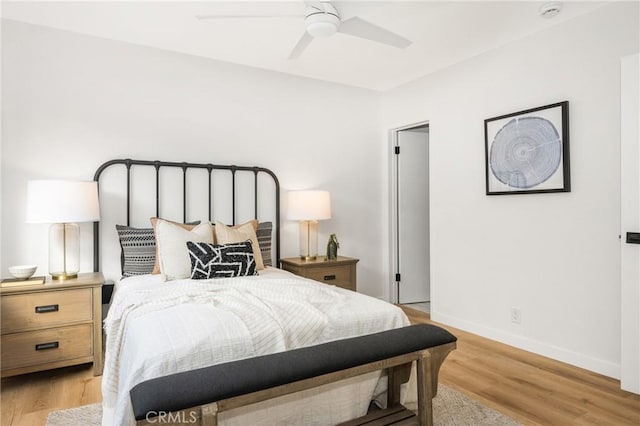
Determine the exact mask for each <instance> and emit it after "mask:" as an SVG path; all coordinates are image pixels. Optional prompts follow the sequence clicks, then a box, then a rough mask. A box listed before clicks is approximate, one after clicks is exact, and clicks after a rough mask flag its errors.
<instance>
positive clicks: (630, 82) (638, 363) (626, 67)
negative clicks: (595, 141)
mask: <svg viewBox="0 0 640 426" xmlns="http://www.w3.org/2000/svg"><path fill="white" fill-rule="evenodd" d="M639 62H640V56H639V55H637V54H636V55H632V56H627V57H624V58H622V61H621V169H620V170H621V198H620V199H621V204H622V205H621V218H620V224H621V228H622V230H621V231H622V232H621V237H622V238H621V256H622V258H621V266H622V271H621V272H622V273H621V277H622V282H621V288H620V290H621V291H620V293H621V297H622V300H621V351H620V352H621V357H620V386H621V387H622V389H624V390H627V391H630V392H635V393H640V131H639V130H638V127H639V126H638V118H639V117H640V110H639V109H638V98H639V95H638V94H639V92H640V84H639V83H638V80H639V77H638V76H639V75H640V66H639Z"/></svg>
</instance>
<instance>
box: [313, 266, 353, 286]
mask: <svg viewBox="0 0 640 426" xmlns="http://www.w3.org/2000/svg"><path fill="white" fill-rule="evenodd" d="M305 276H306V277H307V278H311V279H312V280H316V281H320V282H323V283H325V284H331V285H337V286H340V287H342V286H345V285H349V284H350V283H351V266H346V265H345V266H332V267H328V268H309V269H308V270H307V271H305Z"/></svg>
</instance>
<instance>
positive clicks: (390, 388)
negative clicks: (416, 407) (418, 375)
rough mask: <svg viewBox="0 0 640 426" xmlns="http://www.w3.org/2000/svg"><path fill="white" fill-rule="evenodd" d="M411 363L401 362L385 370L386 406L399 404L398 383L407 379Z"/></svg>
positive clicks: (400, 383) (409, 374)
mask: <svg viewBox="0 0 640 426" xmlns="http://www.w3.org/2000/svg"><path fill="white" fill-rule="evenodd" d="M411 365H412V363H408V364H402V365H398V366H396V367H392V368H390V369H389V370H387V380H388V382H387V383H388V384H387V408H391V407H393V406H394V405H398V404H400V385H402V384H403V383H406V382H407V381H408V380H409V376H411Z"/></svg>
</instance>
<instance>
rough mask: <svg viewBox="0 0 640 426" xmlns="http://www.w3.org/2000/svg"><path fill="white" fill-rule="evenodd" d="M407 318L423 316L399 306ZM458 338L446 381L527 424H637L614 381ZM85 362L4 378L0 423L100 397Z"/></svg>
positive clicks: (635, 405) (637, 411) (39, 421)
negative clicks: (81, 364)
mask: <svg viewBox="0 0 640 426" xmlns="http://www.w3.org/2000/svg"><path fill="white" fill-rule="evenodd" d="M404 309H405V312H407V315H408V316H409V318H410V319H411V321H412V322H414V323H417V322H429V316H428V314H425V313H423V312H419V311H416V310H413V309H410V308H404ZM447 328H448V329H449V330H450V331H451V332H452V333H454V334H455V335H456V336H457V337H458V349H457V350H456V351H454V352H452V353H451V354H450V355H449V357H448V358H447V360H446V361H445V362H444V365H443V367H442V370H441V371H440V382H441V383H444V384H446V385H448V386H450V387H452V388H454V389H456V390H458V391H460V392H462V393H464V394H466V395H468V396H469V397H471V398H473V399H475V400H477V401H479V402H482V403H483V404H485V405H487V406H489V407H491V408H493V409H495V410H497V411H500V412H502V413H504V414H506V415H508V416H510V417H512V418H514V419H516V420H518V421H520V422H522V423H523V424H526V425H562V426H564V425H616V426H617V425H636V426H637V425H639V424H640V396H639V395H635V394H631V393H628V392H624V391H621V390H620V384H619V382H618V381H617V380H613V379H609V378H607V377H604V376H601V375H598V374H595V373H591V372H589V371H586V370H582V369H580V368H576V367H572V366H569V365H567V364H563V363H560V362H557V361H553V360H550V359H548V358H545V357H542V356H539V355H535V354H532V353H529V352H525V351H522V350H519V349H515V348H513V347H510V346H507V345H503V344H500V343H497V342H494V341H491V340H488V339H484V338H482V337H478V336H475V335H473V334H470V333H465V332H463V331H460V330H456V329H453V328H450V327H447ZM100 382H101V377H100V376H98V377H94V376H93V370H92V368H91V366H90V365H85V366H76V367H68V368H63V369H58V370H52V371H46V372H40V373H32V374H27V375H23V376H18V377H9V378H5V379H2V383H1V391H0V400H1V401H0V405H1V406H0V408H1V417H0V419H1V425H2V426H10V425H43V424H44V422H45V420H46V418H47V414H48V413H49V412H50V411H54V410H60V409H63V408H70V407H77V406H80V405H84V404H91V403H94V402H99V401H100V400H101V395H100Z"/></svg>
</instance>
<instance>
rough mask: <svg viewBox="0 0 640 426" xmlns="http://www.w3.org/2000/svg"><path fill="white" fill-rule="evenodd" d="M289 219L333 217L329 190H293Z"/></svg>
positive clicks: (288, 210)
mask: <svg viewBox="0 0 640 426" xmlns="http://www.w3.org/2000/svg"><path fill="white" fill-rule="evenodd" d="M287 218H288V219H289V220H324V219H331V197H330V196H329V191H291V192H289V206H288V209H287Z"/></svg>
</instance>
